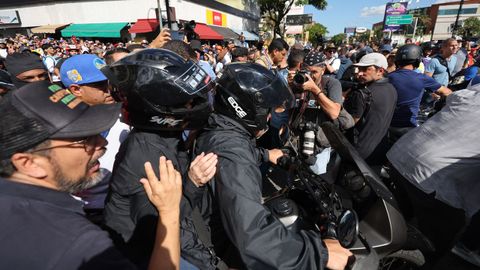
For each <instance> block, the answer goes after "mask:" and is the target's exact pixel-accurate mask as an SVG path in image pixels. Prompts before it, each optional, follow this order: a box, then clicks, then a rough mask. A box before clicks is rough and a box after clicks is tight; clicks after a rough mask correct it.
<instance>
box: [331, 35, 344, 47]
mask: <svg viewBox="0 0 480 270" xmlns="http://www.w3.org/2000/svg"><path fill="white" fill-rule="evenodd" d="M346 39H347V35H346V34H344V33H340V34H336V35H335V36H333V37H332V39H331V41H332V42H333V43H335V45H337V46H339V45H340V44H342V42H343V41H344V40H346Z"/></svg>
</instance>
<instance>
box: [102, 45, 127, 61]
mask: <svg viewBox="0 0 480 270" xmlns="http://www.w3.org/2000/svg"><path fill="white" fill-rule="evenodd" d="M116 53H130V51H129V50H128V49H125V48H122V47H117V48H114V49H111V50H108V51H107V52H106V53H105V55H103V58H104V59H105V63H107V65H111V64H113V55H114V54H116Z"/></svg>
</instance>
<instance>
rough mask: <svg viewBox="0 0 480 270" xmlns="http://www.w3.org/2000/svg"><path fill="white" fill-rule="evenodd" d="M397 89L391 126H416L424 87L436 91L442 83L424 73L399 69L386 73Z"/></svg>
mask: <svg viewBox="0 0 480 270" xmlns="http://www.w3.org/2000/svg"><path fill="white" fill-rule="evenodd" d="M388 79H389V81H390V83H391V84H393V86H395V89H396V90H397V97H398V98H397V106H396V108H395V112H394V114H393V118H392V123H391V124H390V125H391V126H393V127H416V126H417V115H418V111H419V110H420V102H421V100H422V96H423V92H424V89H425V90H427V91H429V92H432V93H433V92H435V91H437V90H438V89H439V88H440V87H441V86H442V85H440V84H439V83H438V82H436V81H435V80H434V79H432V78H430V77H429V76H427V75H425V74H420V73H417V72H415V71H413V70H407V69H399V70H396V71H395V72H393V73H390V74H389V75H388Z"/></svg>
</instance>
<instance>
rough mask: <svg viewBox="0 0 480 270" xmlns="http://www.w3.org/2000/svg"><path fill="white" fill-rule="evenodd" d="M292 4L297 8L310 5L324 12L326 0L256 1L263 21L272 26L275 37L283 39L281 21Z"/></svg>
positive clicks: (283, 30)
mask: <svg viewBox="0 0 480 270" xmlns="http://www.w3.org/2000/svg"><path fill="white" fill-rule="evenodd" d="M294 3H295V4H296V5H299V6H302V5H307V4H308V5H312V6H314V7H315V8H317V9H320V10H324V9H325V8H326V7H327V1H326V0H283V1H282V0H258V4H259V6H260V12H261V13H262V15H263V17H264V18H265V20H266V21H268V22H269V23H271V25H273V30H274V34H275V36H281V37H283V35H284V32H285V29H284V27H281V24H282V20H283V18H285V16H286V15H287V13H288V12H289V11H290V9H291V8H292V6H293V4H294Z"/></svg>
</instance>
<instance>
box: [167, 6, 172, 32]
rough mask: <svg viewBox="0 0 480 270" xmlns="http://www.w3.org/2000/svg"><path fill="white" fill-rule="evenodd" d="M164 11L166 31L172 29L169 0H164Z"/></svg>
mask: <svg viewBox="0 0 480 270" xmlns="http://www.w3.org/2000/svg"><path fill="white" fill-rule="evenodd" d="M165 9H166V10H167V24H168V29H170V30H171V29H172V20H171V18H170V2H169V0H165Z"/></svg>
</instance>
